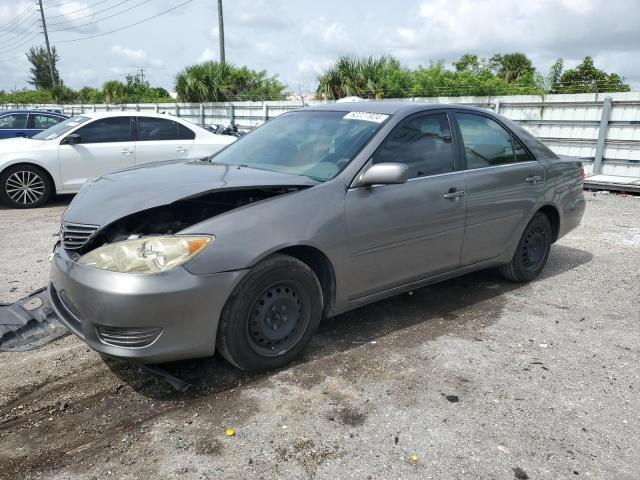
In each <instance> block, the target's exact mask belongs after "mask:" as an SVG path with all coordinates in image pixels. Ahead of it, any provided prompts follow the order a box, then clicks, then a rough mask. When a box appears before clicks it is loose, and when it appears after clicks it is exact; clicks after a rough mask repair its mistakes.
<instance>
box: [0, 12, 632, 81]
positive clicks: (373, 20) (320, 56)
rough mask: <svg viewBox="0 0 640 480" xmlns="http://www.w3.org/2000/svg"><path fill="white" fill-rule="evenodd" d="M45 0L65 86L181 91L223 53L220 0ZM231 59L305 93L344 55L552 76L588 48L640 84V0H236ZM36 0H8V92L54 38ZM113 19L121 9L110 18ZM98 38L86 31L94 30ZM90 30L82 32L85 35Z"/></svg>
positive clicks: (4, 55) (3, 17) (3, 56)
mask: <svg viewBox="0 0 640 480" xmlns="http://www.w3.org/2000/svg"><path fill="white" fill-rule="evenodd" d="M185 1H186V0H146V1H145V0H43V4H44V11H45V16H46V18H47V24H48V28H49V31H50V34H49V37H50V41H51V44H52V45H55V46H56V48H57V50H58V54H59V55H60V62H59V65H58V68H59V71H60V74H61V77H62V79H63V81H64V82H65V84H67V85H68V86H70V87H72V88H80V87H82V86H85V85H88V86H95V87H99V86H101V85H102V84H103V83H104V82H105V81H107V80H112V79H121V80H124V78H125V75H126V74H129V73H136V72H137V71H138V70H139V69H141V68H143V69H145V72H144V74H145V78H146V79H147V80H149V81H150V82H151V84H152V85H153V86H162V87H164V88H166V89H167V90H169V91H172V90H173V89H174V88H173V87H174V79H175V75H176V73H177V72H179V71H180V70H181V69H183V68H185V67H186V66H187V65H190V64H194V63H198V62H202V61H205V60H218V20H217V2H216V0H192V1H191V2H189V3H186V4H185V5H183V6H180V7H179V8H176V9H174V10H173V11H171V12H169V13H167V14H164V15H161V16H158V17H157V18H155V19H152V20H149V21H146V22H143V23H140V24H139V25H135V26H132V27H130V28H125V29H123V30H120V31H118V32H115V33H111V34H106V35H101V34H104V33H106V32H110V31H112V30H116V29H120V28H122V27H126V26H128V25H131V24H134V23H136V22H140V21H142V20H145V19H147V18H149V17H152V16H154V15H157V14H160V13H162V12H164V11H166V10H168V9H170V8H173V7H176V6H178V5H180V4H182V3H184V2H185ZM223 3H224V20H225V22H224V25H225V26H224V28H225V37H226V59H227V62H228V63H233V64H235V65H238V66H242V65H246V66H248V67H249V68H253V69H256V70H262V69H266V70H267V71H268V72H269V74H273V75H276V74H277V75H278V77H279V79H280V80H281V81H282V82H283V83H285V84H286V85H287V86H288V87H289V88H290V89H291V90H293V91H296V92H298V91H305V92H306V91H310V90H313V89H315V85H316V82H315V73H316V72H319V71H321V70H322V69H324V68H326V67H327V66H329V65H330V64H331V63H332V62H333V61H335V59H336V58H337V57H338V56H340V55H343V54H356V55H375V54H382V53H387V54H392V55H394V56H396V57H397V58H399V59H400V61H401V62H402V63H403V64H405V65H407V66H410V67H415V66H417V65H428V64H429V63H430V62H432V61H437V60H444V61H445V62H447V63H450V62H451V61H453V60H456V59H457V58H458V57H459V56H460V55H461V54H463V53H466V52H469V53H475V54H477V55H480V56H491V55H493V54H495V53H509V52H514V51H520V52H523V53H525V54H526V55H528V56H529V58H531V59H532V61H533V63H534V65H535V66H536V67H537V69H538V70H539V71H540V72H541V73H542V74H544V75H546V73H547V72H548V69H549V66H550V65H551V64H552V63H553V61H554V60H555V59H557V58H559V57H562V58H564V59H565V66H567V67H571V66H575V65H576V64H577V63H579V61H580V60H581V59H582V58H583V57H584V56H585V55H591V56H592V57H593V58H594V61H595V64H596V67H598V68H600V69H603V70H605V71H608V72H616V73H618V74H620V75H622V76H623V77H625V78H626V79H627V81H628V82H629V83H630V84H631V86H632V89H633V90H638V89H640V28H638V20H639V19H640V0H608V1H599V0H525V1H513V0H394V1H389V0H386V1H380V0H323V1H322V2H320V1H318V0H315V1H313V0H297V1H294V0H233V1H230V0H224V2H223ZM33 4H34V1H32V0H0V89H3V90H12V89H14V88H17V89H22V88H29V84H28V83H27V81H28V78H29V64H28V62H27V60H26V59H25V58H24V52H25V51H26V49H28V47H29V46H31V45H34V46H37V45H40V44H43V43H44V36H43V35H42V34H38V32H39V30H38V29H39V26H38V21H39V11H38V10H37V9H35V7H33ZM107 17H110V18H107ZM95 35H99V36H96V37H94V38H89V39H86V38H85V37H91V36H95ZM78 39H80V40H78Z"/></svg>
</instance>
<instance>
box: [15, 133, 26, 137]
mask: <svg viewBox="0 0 640 480" xmlns="http://www.w3.org/2000/svg"><path fill="white" fill-rule="evenodd" d="M26 136H27V134H26V133H24V132H19V133H16V137H26Z"/></svg>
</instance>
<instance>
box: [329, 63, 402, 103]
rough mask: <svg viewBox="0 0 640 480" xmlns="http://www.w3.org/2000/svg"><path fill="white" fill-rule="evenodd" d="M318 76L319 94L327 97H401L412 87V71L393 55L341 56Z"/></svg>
mask: <svg viewBox="0 0 640 480" xmlns="http://www.w3.org/2000/svg"><path fill="white" fill-rule="evenodd" d="M316 78H317V79H318V83H319V85H318V89H317V94H318V95H319V96H322V97H324V98H328V99H338V98H342V97H348V96H357V97H364V98H375V99H380V98H383V97H394V96H395V97H400V96H404V93H405V92H406V91H407V90H408V89H410V88H411V79H410V74H409V71H408V70H407V69H405V68H404V67H403V66H402V65H401V64H400V62H399V61H398V60H397V59H396V58H394V57H392V56H390V55H381V56H378V57H374V56H370V57H351V56H342V57H340V58H339V59H338V61H337V62H336V63H335V65H333V66H332V67H330V68H328V69H326V70H325V71H324V72H321V73H317V74H316Z"/></svg>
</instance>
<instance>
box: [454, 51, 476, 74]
mask: <svg viewBox="0 0 640 480" xmlns="http://www.w3.org/2000/svg"><path fill="white" fill-rule="evenodd" d="M452 63H453V66H454V68H455V69H456V72H458V73H462V72H478V71H479V70H480V58H479V57H478V55H474V54H472V53H465V54H464V55H462V56H461V57H460V59H459V60H457V61H454V62H452Z"/></svg>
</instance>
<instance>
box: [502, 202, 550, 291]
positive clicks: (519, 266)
mask: <svg viewBox="0 0 640 480" xmlns="http://www.w3.org/2000/svg"><path fill="white" fill-rule="evenodd" d="M551 238H552V230H551V222H549V218H548V217H547V216H546V215H545V214H544V213H536V214H535V215H534V216H533V218H532V219H531V221H530V222H529V224H528V225H527V227H526V228H525V229H524V232H523V233H522V238H520V243H518V248H517V249H516V253H515V254H514V255H513V258H512V259H511V261H510V262H509V263H507V264H506V265H503V266H501V267H500V273H501V274H502V276H504V277H505V278H506V279H508V280H511V281H512V282H529V281H531V280H533V279H534V278H536V277H537V276H538V275H540V272H541V271H542V269H543V268H544V266H545V265H546V264H547V259H548V258H549V252H550V250H551Z"/></svg>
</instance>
